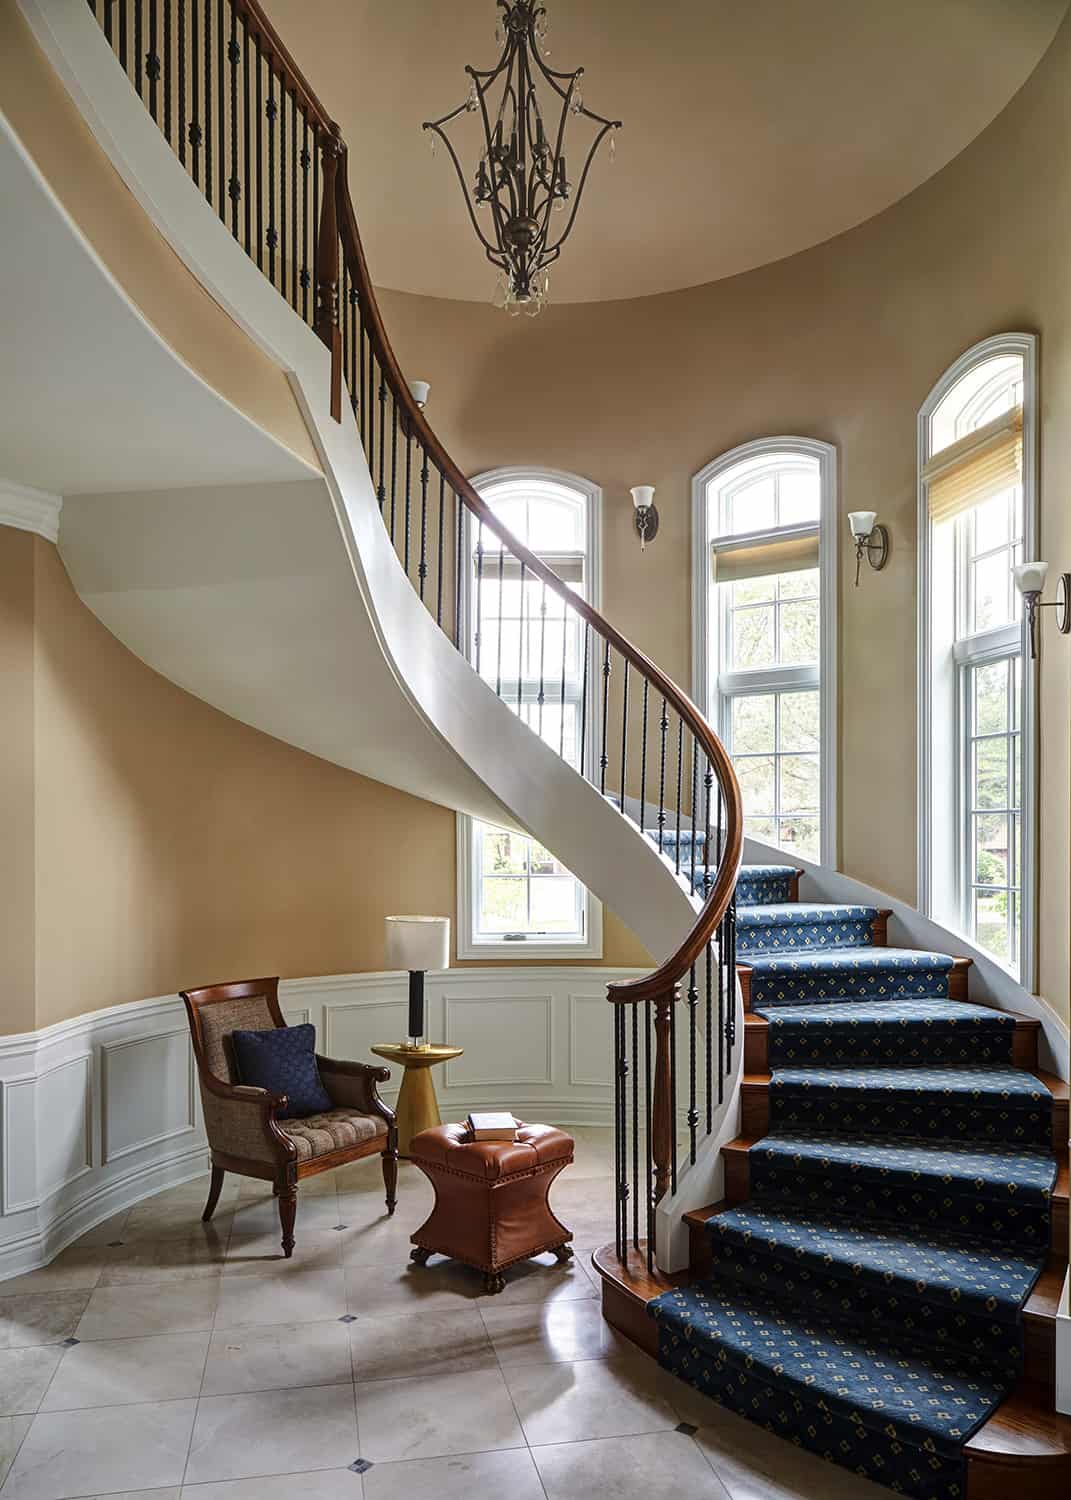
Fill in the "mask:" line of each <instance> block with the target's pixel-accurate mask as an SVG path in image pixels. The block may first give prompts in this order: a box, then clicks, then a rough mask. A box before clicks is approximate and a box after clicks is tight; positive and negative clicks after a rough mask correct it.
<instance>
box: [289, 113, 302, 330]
mask: <svg viewBox="0 0 1071 1500" xmlns="http://www.w3.org/2000/svg"><path fill="white" fill-rule="evenodd" d="M300 165H301V163H300V161H299V160H298V143H297V90H296V89H294V90H291V93H290V306H291V307H292V308H293V309H294V311H295V312H297V310H298V283H299V260H300V257H299V255H298V232H299V230H298V171H299V169H300Z"/></svg>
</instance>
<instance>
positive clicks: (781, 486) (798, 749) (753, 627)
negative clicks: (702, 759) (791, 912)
mask: <svg viewBox="0 0 1071 1500" xmlns="http://www.w3.org/2000/svg"><path fill="white" fill-rule="evenodd" d="M707 495H708V500H707V503H708V507H709V514H710V515H711V517H712V519H713V520H714V521H715V523H716V529H715V533H714V536H713V539H712V543H711V547H712V553H713V558H712V564H713V577H714V579H715V584H714V589H715V593H716V595H717V605H718V608H717V616H718V644H717V653H716V661H717V676H716V681H715V684H714V689H715V692H716V696H717V701H718V705H719V722H720V732H721V735H722V738H723V739H724V740H725V743H726V745H727V747H728V749H729V753H730V755H731V756H732V759H733V763H734V765H735V767H736V772H737V776H738V777H739V779H740V786H741V791H742V794H743V800H744V826H745V831H746V832H747V833H748V834H749V835H751V836H752V837H754V838H757V839H761V840H763V841H764V842H766V843H771V844H776V845H778V846H779V847H781V848H783V849H785V850H786V851H794V852H796V853H798V854H801V855H803V856H804V858H807V859H813V860H819V859H820V858H821V804H822V792H821V784H822V766H821V756H822V749H821V719H822V714H821V688H820V663H821V655H822V650H821V646H822V641H821V573H820V569H819V567H817V566H811V565H805V566H796V567H790V568H788V569H787V570H785V569H783V568H779V567H778V563H779V561H780V562H783V559H784V555H785V553H784V549H785V546H786V544H787V543H791V545H792V546H794V547H796V548H802V549H803V551H802V552H800V554H799V555H800V557H802V558H803V560H804V561H805V563H809V562H810V559H811V557H812V556H813V557H814V558H815V559H817V556H818V547H819V540H818V538H819V522H820V517H821V509H822V478H821V467H820V464H819V461H818V459H817V458H815V457H812V456H811V455H809V454H803V453H795V452H793V451H792V450H791V449H788V448H786V449H785V450H784V451H780V452H779V451H767V452H763V453H762V454H760V455H757V456H755V457H753V458H747V459H743V460H742V461H741V462H740V463H738V464H734V465H731V466H730V467H729V468H727V469H724V470H722V471H721V473H720V474H718V475H717V476H716V477H715V478H714V479H712V480H711V481H710V482H709V484H708V491H707ZM740 537H746V538H747V543H746V545H747V554H746V561H745V562H744V563H743V564H741V562H740V558H741V555H742V554H741V545H742V544H741V543H740V542H739V541H736V540H735V539H737V538H740ZM764 559H766V565H767V567H768V568H769V569H770V570H769V571H764V569H763V563H764ZM726 573H728V574H729V581H724V582H720V583H719V582H717V580H718V578H719V576H721V577H724V576H725V574H726ZM740 573H743V574H744V575H745V576H742V577H741V576H737V575H738V574H740ZM760 676H761V681H759V680H758V679H759V677H760Z"/></svg>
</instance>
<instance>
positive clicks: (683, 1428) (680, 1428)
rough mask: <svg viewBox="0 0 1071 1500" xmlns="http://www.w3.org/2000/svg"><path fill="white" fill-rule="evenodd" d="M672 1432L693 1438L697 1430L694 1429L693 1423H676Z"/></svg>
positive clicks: (696, 1428)
mask: <svg viewBox="0 0 1071 1500" xmlns="http://www.w3.org/2000/svg"><path fill="white" fill-rule="evenodd" d="M673 1431H674V1432H683V1433H686V1434H687V1436H688V1437H694V1436H695V1434H696V1433H697V1432H698V1431H699V1428H698V1427H696V1426H695V1424H694V1423H693V1422H678V1423H677V1425H676V1427H675V1428H674V1429H673Z"/></svg>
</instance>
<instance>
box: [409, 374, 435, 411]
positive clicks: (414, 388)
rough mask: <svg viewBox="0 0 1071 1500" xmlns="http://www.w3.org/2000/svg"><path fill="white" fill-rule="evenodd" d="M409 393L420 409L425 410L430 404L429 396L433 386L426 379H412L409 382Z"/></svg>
mask: <svg viewBox="0 0 1071 1500" xmlns="http://www.w3.org/2000/svg"><path fill="white" fill-rule="evenodd" d="M409 394H410V395H411V396H412V398H413V400H414V401H415V402H416V404H417V405H418V406H419V407H420V410H421V411H423V410H424V408H425V406H427V404H428V397H429V396H430V395H431V386H430V385H429V384H428V382H427V381H426V380H411V381H410V382H409Z"/></svg>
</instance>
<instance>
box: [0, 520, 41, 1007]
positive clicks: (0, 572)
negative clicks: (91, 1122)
mask: <svg viewBox="0 0 1071 1500" xmlns="http://www.w3.org/2000/svg"><path fill="white" fill-rule="evenodd" d="M33 548H34V538H33V537H32V536H31V535H30V533H29V532H28V531H13V530H11V529H9V528H5V527H3V526H0V1023H2V1024H0V1029H2V1030H4V1031H27V1030H30V1029H32V1027H33V1024H34V798H33V760H34V723H33Z"/></svg>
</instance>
